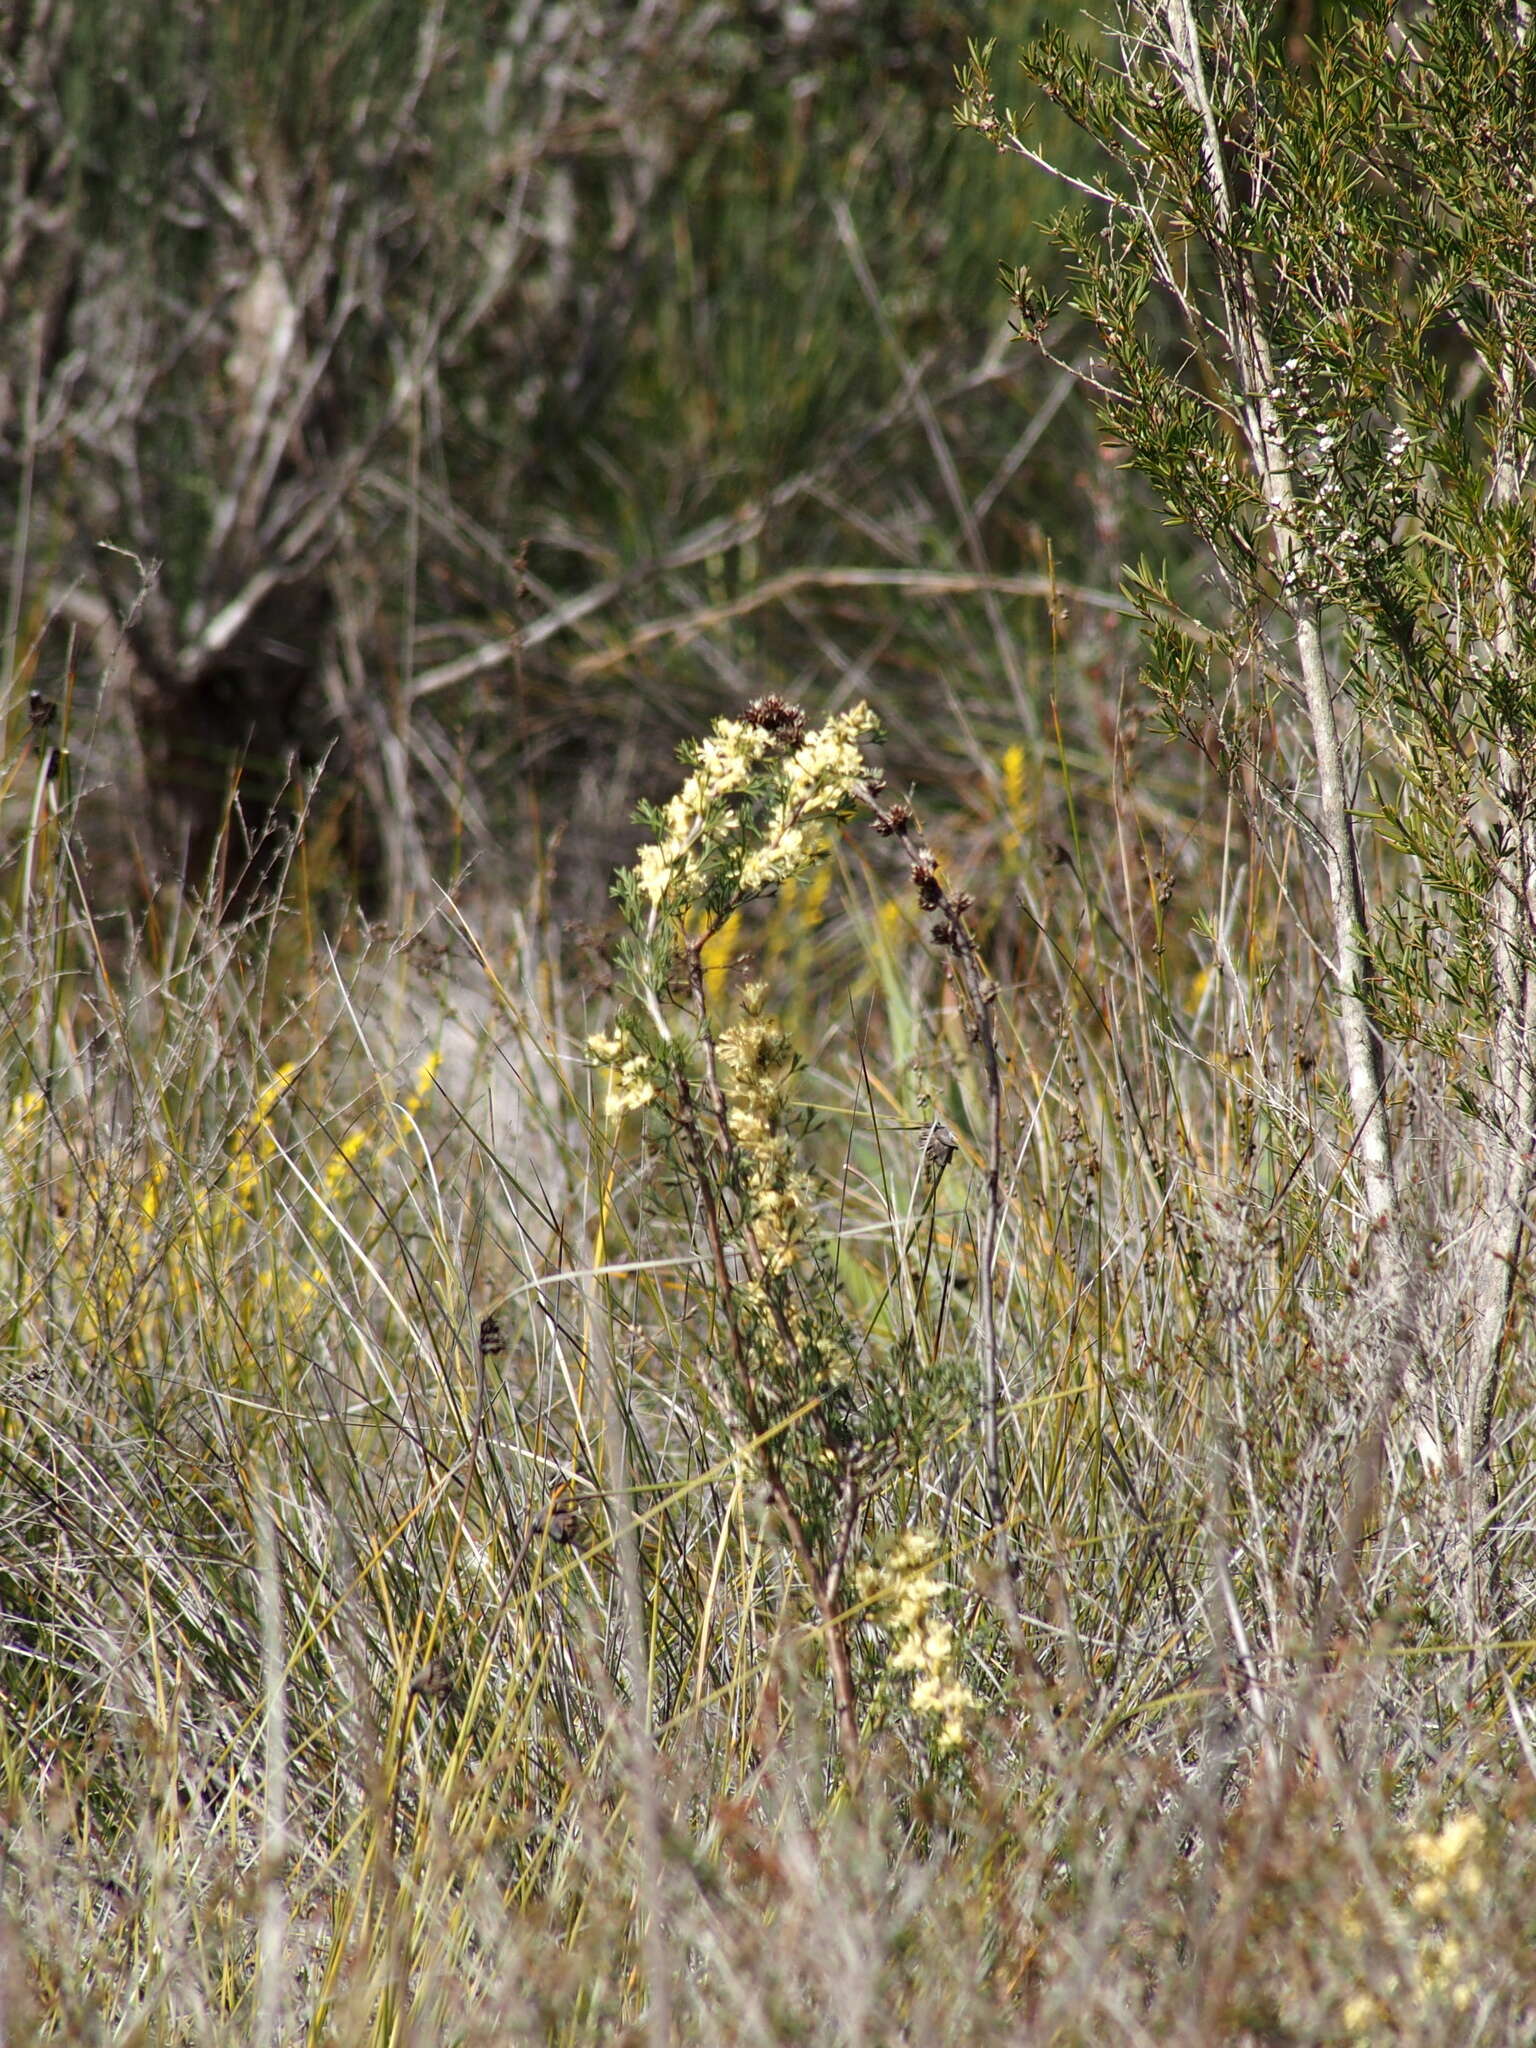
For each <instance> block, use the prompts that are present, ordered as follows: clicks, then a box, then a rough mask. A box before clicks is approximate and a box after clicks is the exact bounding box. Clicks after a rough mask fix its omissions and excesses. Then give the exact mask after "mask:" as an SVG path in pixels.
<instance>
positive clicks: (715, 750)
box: [635, 718, 773, 904]
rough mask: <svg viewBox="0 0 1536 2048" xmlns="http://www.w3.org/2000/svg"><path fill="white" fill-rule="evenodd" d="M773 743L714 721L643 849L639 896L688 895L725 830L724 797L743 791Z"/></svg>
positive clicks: (755, 731)
mask: <svg viewBox="0 0 1536 2048" xmlns="http://www.w3.org/2000/svg"><path fill="white" fill-rule="evenodd" d="M772 745H773V739H772V735H771V734H769V733H767V732H764V731H763V730H762V729H761V728H760V727H758V726H755V725H745V724H743V723H742V722H741V721H740V720H739V719H735V718H717V719H716V720H715V723H714V726H713V728H712V729H711V732H710V736H709V738H708V739H707V740H703V741H701V742H700V744H699V750H698V758H697V761H696V762H695V765H694V770H693V773H692V774H691V775H690V776H689V777H688V780H687V781H686V782H685V783H684V784H683V786H682V788H681V789H680V790H679V791H678V792H677V795H676V796H675V797H673V798H672V800H671V802H670V803H669V804H668V805H667V808H666V810H665V812H664V813H663V816H662V834H661V837H660V839H658V840H657V842H656V844H655V845H654V846H642V847H641V849H640V853H639V857H638V859H637V860H636V862H635V874H636V876H637V877H638V879H639V883H640V888H641V892H642V894H644V895H645V896H648V897H649V898H650V900H651V902H652V903H653V904H659V903H660V902H661V900H662V898H663V897H664V896H666V895H667V894H668V892H669V891H671V890H674V889H682V890H684V891H685V892H686V891H691V890H692V889H693V888H694V887H696V886H697V884H698V882H699V879H700V877H701V875H702V872H703V856H704V854H705V852H706V851H707V849H708V847H709V846H710V844H711V843H712V842H713V841H714V840H716V839H719V838H721V837H723V836H724V834H725V833H726V832H727V831H728V830H729V829H730V826H731V823H732V817H731V813H730V812H729V811H728V810H726V809H725V808H724V799H725V798H726V797H729V796H733V795H734V794H735V793H736V791H737V790H739V789H744V788H745V787H746V785H747V783H748V781H749V780H750V778H751V775H752V771H753V769H754V768H755V767H756V766H757V764H758V762H759V761H760V760H761V759H762V758H763V756H764V754H766V753H767V752H768V751H769V750H770V748H771V747H772Z"/></svg>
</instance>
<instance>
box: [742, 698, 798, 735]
mask: <svg viewBox="0 0 1536 2048" xmlns="http://www.w3.org/2000/svg"><path fill="white" fill-rule="evenodd" d="M741 719H742V724H743V725H755V726H756V727H757V729H758V730H759V732H766V733H771V734H772V735H773V737H774V738H775V739H776V740H779V741H782V743H783V744H784V745H785V746H787V747H796V746H798V745H799V744H800V742H801V740H802V739H804V737H805V713H804V712H803V711H802V710H801V709H800V707H799V705H798V704H786V703H785V701H784V699H783V698H782V697H754V698H753V699H752V702H751V703H750V704H749V705H748V706H747V708H746V710H745V711H744V712H743V713H742V714H741Z"/></svg>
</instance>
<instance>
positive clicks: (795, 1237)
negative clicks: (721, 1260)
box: [720, 983, 811, 1274]
mask: <svg viewBox="0 0 1536 2048" xmlns="http://www.w3.org/2000/svg"><path fill="white" fill-rule="evenodd" d="M766 994H767V991H766V989H764V987H763V986H762V984H761V983H754V984H753V985H752V987H750V988H749V989H747V990H746V991H745V992H744V995H743V1003H744V1006H745V1009H746V1013H747V1014H746V1016H745V1017H744V1018H743V1019H742V1021H741V1022H740V1023H739V1024H733V1025H731V1027H730V1028H729V1030H727V1031H722V1032H721V1034H720V1061H721V1065H722V1066H723V1067H724V1068H725V1071H726V1082H725V1093H726V1100H727V1102H728V1103H729V1105H730V1113H731V1134H732V1136H733V1137H734V1138H735V1140H736V1143H737V1145H738V1146H739V1147H740V1149H741V1153H742V1156H743V1158H744V1159H745V1161H746V1166H747V1191H746V1192H747V1203H748V1208H749V1212H750V1216H751V1222H752V1228H753V1233H754V1235H755V1236H756V1238H757V1242H758V1248H759V1250H760V1251H761V1252H762V1254H763V1263H764V1266H765V1267H766V1269H767V1271H768V1272H769V1273H770V1274H777V1273H785V1272H787V1271H788V1270H789V1268H790V1267H791V1266H792V1265H793V1264H794V1261H795V1255H796V1250H797V1247H798V1246H799V1244H800V1241H801V1239H802V1238H803V1236H804V1234H805V1229H806V1225H807V1223H808V1222H809V1219H810V1199H811V1190H810V1182H809V1180H808V1178H807V1176H806V1175H805V1174H804V1173H803V1172H802V1171H801V1170H800V1168H799V1166H798V1165H797V1163H796V1159H795V1151H794V1147H793V1145H792V1144H791V1143H790V1140H789V1138H788V1137H787V1136H786V1134H785V1132H784V1130H783V1128H782V1122H783V1116H784V1109H785V1102H786V1093H785V1091H786V1086H787V1084H788V1081H789V1077H790V1074H791V1072H792V1071H793V1067H794V1048H793V1047H792V1045H791V1044H790V1041H789V1039H788V1037H787V1036H786V1035H785V1032H784V1030H783V1027H782V1026H781V1025H780V1024H779V1023H778V1022H777V1020H776V1019H774V1018H772V1017H765V1016H764V1015H763V1002H764V999H765V997H766Z"/></svg>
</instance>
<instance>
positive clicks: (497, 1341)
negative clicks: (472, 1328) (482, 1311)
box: [480, 1316, 507, 1358]
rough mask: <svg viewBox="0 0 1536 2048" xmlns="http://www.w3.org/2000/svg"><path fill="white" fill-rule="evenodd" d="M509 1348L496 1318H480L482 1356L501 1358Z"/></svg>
mask: <svg viewBox="0 0 1536 2048" xmlns="http://www.w3.org/2000/svg"><path fill="white" fill-rule="evenodd" d="M506 1348H507V1340H506V1338H505V1337H504V1336H503V1335H502V1334H501V1325H500V1323H498V1322H497V1320H496V1318H495V1317H494V1316H482V1317H481V1318H480V1356H481V1357H482V1358H499V1357H500V1356H501V1354H502V1352H503V1351H505V1350H506Z"/></svg>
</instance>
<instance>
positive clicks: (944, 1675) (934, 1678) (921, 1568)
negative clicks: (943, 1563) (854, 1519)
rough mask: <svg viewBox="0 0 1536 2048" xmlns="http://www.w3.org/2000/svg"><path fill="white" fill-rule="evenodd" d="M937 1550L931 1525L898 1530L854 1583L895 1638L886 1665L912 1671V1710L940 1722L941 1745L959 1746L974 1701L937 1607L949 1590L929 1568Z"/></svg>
mask: <svg viewBox="0 0 1536 2048" xmlns="http://www.w3.org/2000/svg"><path fill="white" fill-rule="evenodd" d="M938 1553H939V1539H938V1537H937V1536H936V1535H934V1533H933V1531H932V1530H931V1529H906V1530H903V1531H902V1533H901V1534H900V1535H899V1536H897V1537H896V1539H895V1541H894V1542H893V1543H892V1544H891V1545H890V1547H889V1548H888V1549H887V1551H886V1553H885V1556H884V1558H883V1559H882V1560H881V1562H880V1563H879V1564H878V1565H867V1564H866V1565H861V1566H860V1567H859V1570H858V1573H857V1575H856V1583H857V1586H858V1590H859V1595H860V1598H861V1599H864V1600H868V1601H870V1602H872V1603H873V1608H874V1616H875V1619H876V1620H877V1621H878V1622H879V1623H880V1625H881V1626H882V1627H883V1628H885V1629H887V1630H889V1632H890V1634H891V1636H892V1637H893V1639H894V1644H895V1647H894V1649H893V1650H892V1653H891V1669H892V1670H893V1671H910V1672H912V1673H913V1674H914V1677H913V1684H912V1695H911V1698H912V1706H913V1709H914V1711H915V1712H917V1713H919V1714H928V1715H931V1716H933V1717H934V1718H935V1719H936V1720H937V1721H938V1722H939V1729H938V1734H937V1738H936V1739H937V1743H938V1747H939V1748H940V1749H959V1748H961V1747H962V1746H963V1744H964V1742H965V1733H966V1716H967V1714H969V1713H971V1712H973V1711H974V1709H975V1707H976V1705H977V1701H976V1696H975V1694H974V1693H973V1692H972V1691H971V1689H970V1687H969V1686H968V1685H967V1684H966V1683H965V1681H964V1679H963V1678H961V1677H960V1675H959V1670H958V1661H959V1660H958V1654H957V1651H956V1646H955V1631H954V1628H953V1626H952V1624H951V1623H949V1622H948V1621H946V1620H945V1619H944V1617H943V1615H942V1614H940V1613H939V1612H938V1611H937V1608H938V1603H939V1601H940V1600H941V1599H942V1598H943V1596H944V1594H945V1592H946V1591H947V1590H948V1588H947V1587H946V1585H945V1582H944V1580H943V1579H941V1578H940V1577H939V1575H938V1574H937V1572H935V1571H934V1569H933V1561H934V1559H935V1558H936V1557H937V1556H938Z"/></svg>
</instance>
